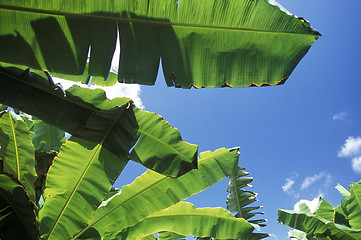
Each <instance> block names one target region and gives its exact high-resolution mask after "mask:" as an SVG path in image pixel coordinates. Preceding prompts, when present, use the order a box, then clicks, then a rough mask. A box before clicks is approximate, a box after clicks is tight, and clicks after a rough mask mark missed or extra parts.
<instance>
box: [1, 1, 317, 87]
mask: <svg viewBox="0 0 361 240" xmlns="http://www.w3.org/2000/svg"><path fill="white" fill-rule="evenodd" d="M117 34H119V38H120V41H119V42H120V44H121V45H120V49H121V53H120V56H116V57H118V58H120V62H119V75H118V79H119V80H120V81H124V82H132V83H141V84H154V81H155V78H156V75H157V72H158V66H159V61H160V59H161V60H162V64H163V70H164V75H165V78H166V81H167V85H168V86H176V87H183V88H189V87H191V86H195V87H221V86H232V87H244V86H263V85H275V84H282V83H284V82H285V80H286V79H287V78H288V77H289V75H290V74H291V72H292V71H293V69H294V68H295V66H296V65H297V63H298V62H299V61H300V60H301V58H302V57H303V56H304V55H305V54H306V53H307V51H308V49H309V48H310V46H311V44H312V43H313V42H314V41H315V40H316V39H317V38H318V37H319V36H320V34H319V33H318V32H316V31H314V30H313V29H312V28H311V27H310V25H309V24H308V23H307V22H306V21H305V20H303V19H298V18H296V17H294V16H290V15H288V14H286V13H285V12H283V11H281V10H280V9H279V8H278V7H277V6H273V5H270V4H269V3H268V2H267V1H266V0H252V1H250V0H229V1H217V0H198V1H194V0H182V1H178V0H170V1H163V0H149V1H148V0H123V1H115V0H104V1H97V0H78V1H72V0H68V1H60V0H54V1H52V2H51V4H49V2H48V1H45V0H37V1H22V0H1V1H0V53H1V54H0V62H6V63H11V64H19V65H24V66H29V67H32V68H36V69H42V70H47V71H50V72H53V73H62V74H72V75H74V74H80V75H85V77H84V79H87V77H88V76H101V77H103V78H107V76H108V75H109V71H110V68H111V60H112V57H113V53H114V50H115V46H116V39H117ZM88 52H90V55H89V62H87V60H88V59H87V56H88ZM3 66H4V65H3ZM85 71H86V72H85ZM62 77H65V75H62ZM70 79H71V78H70ZM94 81H95V82H96V83H100V84H102V83H103V84H104V83H105V84H106V82H104V81H103V80H99V79H94ZM94 81H93V82H94ZM112 83H114V82H112Z"/></svg>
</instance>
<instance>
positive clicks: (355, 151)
mask: <svg viewBox="0 0 361 240" xmlns="http://www.w3.org/2000/svg"><path fill="white" fill-rule="evenodd" d="M337 156H338V157H347V158H351V159H352V160H351V163H352V164H351V166H352V170H353V171H354V172H356V173H361V137H352V136H351V137H348V138H347V139H346V140H345V143H344V144H343V146H342V147H341V149H340V150H339V152H338V153H337Z"/></svg>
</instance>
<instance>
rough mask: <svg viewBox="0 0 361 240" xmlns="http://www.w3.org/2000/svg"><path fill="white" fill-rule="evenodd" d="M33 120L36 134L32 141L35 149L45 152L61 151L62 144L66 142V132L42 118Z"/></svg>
mask: <svg viewBox="0 0 361 240" xmlns="http://www.w3.org/2000/svg"><path fill="white" fill-rule="evenodd" d="M33 122H34V136H33V138H32V141H33V144H34V146H35V150H37V151H43V152H49V151H52V150H53V151H59V149H60V146H61V145H62V144H63V143H64V142H65V132H64V131H63V130H60V129H59V128H57V127H54V126H52V125H50V124H47V123H45V122H44V121H42V120H40V119H36V118H33Z"/></svg>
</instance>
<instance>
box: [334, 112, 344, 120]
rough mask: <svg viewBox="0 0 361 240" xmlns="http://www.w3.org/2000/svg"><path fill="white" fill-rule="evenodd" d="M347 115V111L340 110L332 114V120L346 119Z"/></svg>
mask: <svg viewBox="0 0 361 240" xmlns="http://www.w3.org/2000/svg"><path fill="white" fill-rule="evenodd" d="M346 116H347V112H339V113H337V114H335V115H333V116H332V120H344V119H345V117H346Z"/></svg>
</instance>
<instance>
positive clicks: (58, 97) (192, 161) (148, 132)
mask: <svg viewBox="0 0 361 240" xmlns="http://www.w3.org/2000/svg"><path fill="white" fill-rule="evenodd" d="M49 84H50V85H49ZM59 89H60V88H59V87H56V86H55V85H51V77H50V78H49V76H46V75H45V73H41V72H37V73H34V72H31V71H29V70H24V71H23V70H21V69H19V68H14V67H11V68H0V102H4V103H7V104H8V105H11V106H12V107H16V108H18V109H21V110H22V111H24V112H27V113H29V114H31V115H34V116H37V117H38V118H40V119H41V120H43V121H44V122H46V123H48V124H51V125H54V126H56V127H58V128H60V129H62V130H64V131H66V132H68V133H70V134H72V135H73V136H77V137H80V138H83V139H86V140H90V141H93V142H96V143H99V142H101V141H102V140H103V138H104V135H105V134H107V133H109V134H107V137H106V139H105V141H104V146H105V147H106V148H107V149H108V150H109V151H110V152H112V153H114V154H115V155H117V156H119V157H122V158H126V157H128V153H129V149H130V148H131V147H132V146H133V145H134V144H135V143H136V141H137V138H138V137H140V141H139V145H138V146H136V148H135V149H136V150H135V151H136V152H137V154H133V157H134V160H135V161H138V162H140V163H142V164H143V163H144V165H145V166H146V167H150V168H154V169H155V170H156V171H159V172H160V173H164V174H167V175H171V176H179V175H180V174H183V173H185V172H187V171H189V170H190V169H193V168H195V167H196V160H197V147H196V146H195V145H192V144H189V143H185V142H183V141H182V139H181V137H180V135H179V133H178V131H177V130H176V129H174V128H172V127H171V126H170V125H169V123H167V122H166V121H165V120H163V119H161V118H160V117H159V116H157V115H155V114H152V113H149V112H145V111H141V110H137V108H136V107H133V103H132V102H131V100H130V99H127V98H116V99H113V100H108V99H106V96H105V92H104V91H103V90H101V89H95V90H92V89H85V88H80V87H78V86H73V87H71V88H70V89H68V90H66V91H64V92H59ZM54 106H56V107H54ZM133 109H134V110H135V111H136V112H137V116H135V115H134V111H133ZM114 112H118V114H117V115H116V114H114ZM137 121H139V124H140V125H139V129H138V133H137V128H138V124H137ZM148 121H149V122H153V123H156V124H148ZM89 123H91V125H89ZM86 124H88V128H84V126H85V125H86ZM157 132H161V133H162V134H161V135H159V134H157ZM149 144H151V145H153V146H157V147H152V148H149ZM143 148H145V149H146V150H142V149H143ZM135 151H134V152H135ZM145 152H147V153H146V154H144V153H145ZM138 153H139V154H138ZM159 153H162V154H161V155H162V157H164V159H165V160H164V161H163V160H162V159H159V158H156V157H155V156H157V154H159ZM166 154H168V155H166ZM176 154H178V155H179V156H175V155H176ZM173 161H180V162H173ZM177 167H180V168H179V169H178V168H177Z"/></svg>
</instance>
